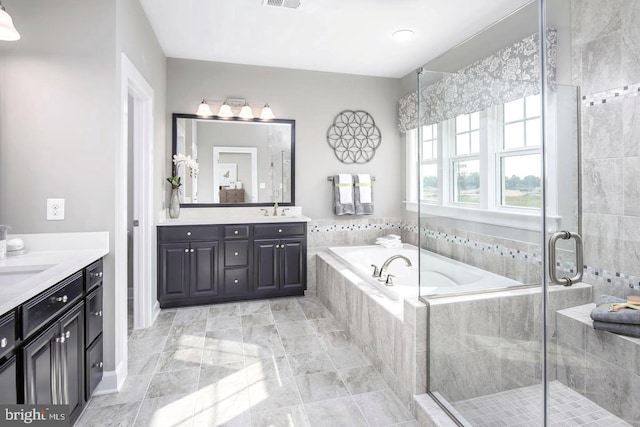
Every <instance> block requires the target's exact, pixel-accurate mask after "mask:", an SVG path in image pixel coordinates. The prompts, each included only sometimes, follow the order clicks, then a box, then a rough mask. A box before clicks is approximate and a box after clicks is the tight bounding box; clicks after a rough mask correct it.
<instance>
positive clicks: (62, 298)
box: [56, 295, 69, 304]
mask: <svg viewBox="0 0 640 427" xmlns="http://www.w3.org/2000/svg"><path fill="white" fill-rule="evenodd" d="M68 300H69V298H68V297H67V296H66V295H63V296H61V297H56V301H58V302H61V303H63V304H64V303H65V302H67V301H68Z"/></svg>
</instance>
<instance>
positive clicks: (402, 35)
mask: <svg viewBox="0 0 640 427" xmlns="http://www.w3.org/2000/svg"><path fill="white" fill-rule="evenodd" d="M414 35H415V33H414V32H413V30H398V31H395V32H394V33H393V34H391V37H393V39H394V40H397V41H399V42H405V41H407V40H410V39H411V38H413V36H414Z"/></svg>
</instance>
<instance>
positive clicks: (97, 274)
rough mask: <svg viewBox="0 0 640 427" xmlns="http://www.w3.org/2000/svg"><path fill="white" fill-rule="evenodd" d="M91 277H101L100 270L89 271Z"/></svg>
mask: <svg viewBox="0 0 640 427" xmlns="http://www.w3.org/2000/svg"><path fill="white" fill-rule="evenodd" d="M91 277H102V271H100V272H98V273H91Z"/></svg>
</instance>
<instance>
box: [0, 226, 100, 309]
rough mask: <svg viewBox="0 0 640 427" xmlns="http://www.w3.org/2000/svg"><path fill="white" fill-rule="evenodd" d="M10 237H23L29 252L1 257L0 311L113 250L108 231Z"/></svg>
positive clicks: (22, 301) (35, 293)
mask: <svg viewBox="0 0 640 427" xmlns="http://www.w3.org/2000/svg"><path fill="white" fill-rule="evenodd" d="M8 237H9V238H10V239H11V238H14V237H20V238H22V239H23V240H24V242H25V250H26V253H25V254H24V255H18V256H11V257H7V258H5V259H0V315H2V314H4V313H6V312H8V311H9V310H11V309H13V308H15V307H17V306H18V305H20V304H22V303H24V302H26V301H28V300H29V299H31V298H33V297H34V296H36V295H38V294H39V293H41V292H43V291H45V290H47V289H49V288H50V287H51V286H53V285H55V284H57V283H59V282H60V281H62V280H64V279H65V278H67V277H69V276H71V275H72V274H74V273H75V272H76V271H79V270H81V269H82V268H84V267H86V266H87V265H89V264H91V263H92V262H94V261H97V260H98V259H100V258H102V257H103V256H105V255H107V254H108V253H109V233H107V232H99V233H56V234H24V235H10V236H8ZM53 248H59V249H53ZM11 278H13V280H10V279H11ZM3 280H4V282H3Z"/></svg>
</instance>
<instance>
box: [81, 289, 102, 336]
mask: <svg viewBox="0 0 640 427" xmlns="http://www.w3.org/2000/svg"><path fill="white" fill-rule="evenodd" d="M85 307H86V308H87V309H86V310H85V312H84V315H85V325H87V328H86V329H85V331H86V332H85V333H86V334H87V336H86V345H87V346H88V345H89V344H91V343H92V342H93V340H95V339H96V337H97V336H98V335H100V333H101V332H102V318H103V316H102V286H100V287H99V288H97V289H96V290H95V291H93V292H91V293H90V294H89V295H87V302H86V304H85Z"/></svg>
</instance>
